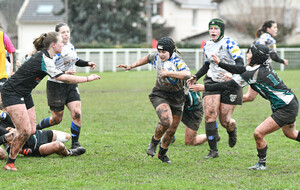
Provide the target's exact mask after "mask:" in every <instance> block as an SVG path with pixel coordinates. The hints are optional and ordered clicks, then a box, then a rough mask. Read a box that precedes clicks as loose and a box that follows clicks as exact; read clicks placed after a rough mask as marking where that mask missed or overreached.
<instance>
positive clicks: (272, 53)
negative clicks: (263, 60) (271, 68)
mask: <svg viewBox="0 0 300 190" xmlns="http://www.w3.org/2000/svg"><path fill="white" fill-rule="evenodd" d="M270 57H271V59H272V60H273V61H276V62H278V63H284V61H283V59H281V58H280V57H279V56H278V55H277V53H276V52H271V53H270Z"/></svg>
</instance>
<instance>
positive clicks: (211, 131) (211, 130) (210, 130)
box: [205, 121, 218, 151]
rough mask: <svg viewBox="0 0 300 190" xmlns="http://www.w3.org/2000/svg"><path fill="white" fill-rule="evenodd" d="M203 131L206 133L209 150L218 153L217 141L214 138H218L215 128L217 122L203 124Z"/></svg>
mask: <svg viewBox="0 0 300 190" xmlns="http://www.w3.org/2000/svg"><path fill="white" fill-rule="evenodd" d="M205 131H206V137H207V140H208V144H209V147H210V149H211V150H214V151H218V149H217V140H216V137H217V136H218V128H217V122H216V121H214V122H210V123H206V122H205Z"/></svg>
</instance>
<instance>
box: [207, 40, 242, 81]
mask: <svg viewBox="0 0 300 190" xmlns="http://www.w3.org/2000/svg"><path fill="white" fill-rule="evenodd" d="M204 54H205V60H204V61H205V62H209V63H210V64H209V70H208V71H207V76H208V77H210V78H211V79H212V80H213V81H214V82H222V81H221V79H222V78H223V77H224V75H222V74H221V73H224V74H225V73H228V71H226V70H224V69H222V68H220V67H219V66H218V64H216V63H215V62H214V60H213V58H212V56H211V55H216V56H217V57H219V59H220V60H221V62H222V63H226V64H230V65H235V61H234V60H235V59H237V58H242V52H241V50H240V48H239V45H238V44H237V43H236V42H235V41H234V40H233V39H232V38H230V37H228V36H224V37H223V38H222V39H221V40H220V41H218V42H214V41H212V40H210V41H208V42H206V44H205V46H204Z"/></svg>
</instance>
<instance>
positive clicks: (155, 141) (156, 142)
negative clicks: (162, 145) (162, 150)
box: [151, 135, 160, 147]
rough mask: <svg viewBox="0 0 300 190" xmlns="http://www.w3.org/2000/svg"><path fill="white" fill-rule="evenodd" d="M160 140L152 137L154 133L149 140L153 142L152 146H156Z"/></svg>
mask: <svg viewBox="0 0 300 190" xmlns="http://www.w3.org/2000/svg"><path fill="white" fill-rule="evenodd" d="M159 142H160V140H155V139H154V135H153V136H152V140H151V143H153V144H154V146H155V147H156V146H157V144H158V143H159Z"/></svg>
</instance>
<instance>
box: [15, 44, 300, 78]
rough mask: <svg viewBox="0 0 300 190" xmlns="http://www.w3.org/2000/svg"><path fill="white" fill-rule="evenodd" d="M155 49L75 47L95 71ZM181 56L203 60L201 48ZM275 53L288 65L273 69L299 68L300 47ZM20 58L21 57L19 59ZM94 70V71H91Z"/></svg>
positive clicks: (195, 62)
mask: <svg viewBox="0 0 300 190" xmlns="http://www.w3.org/2000/svg"><path fill="white" fill-rule="evenodd" d="M153 51H156V50H155V49H143V48H142V49H117V48H116V49H77V53H78V56H79V57H80V58H81V59H82V60H90V61H93V62H95V63H96V64H97V67H96V70H95V71H96V72H104V71H112V72H115V71H117V69H116V66H117V65H119V64H126V65H128V64H131V63H133V62H135V61H137V60H139V59H140V58H142V57H144V56H146V55H148V54H149V53H151V52H153ZM179 51H180V52H181V53H182V58H183V60H184V61H185V62H186V64H187V65H188V66H189V68H190V69H195V70H198V69H200V68H201V66H202V64H203V62H204V54H203V50H202V49H179ZM246 51H247V49H242V53H243V56H244V60H246V59H245V58H246ZM277 53H278V54H279V56H280V57H281V58H285V59H287V60H289V66H288V67H286V66H284V65H283V64H277V63H273V64H272V66H273V68H274V69H280V70H285V69H300V48H278V49H277ZM24 55H25V53H24V51H17V57H18V58H19V59H20V57H24ZM21 60H22V59H21ZM152 69H153V67H152V65H150V64H147V65H144V66H142V67H138V68H136V70H138V71H140V70H152ZM76 71H77V72H86V73H89V72H90V69H89V68H88V67H84V68H82V67H76ZM93 72H94V71H93Z"/></svg>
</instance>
